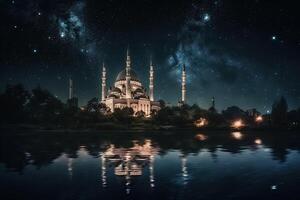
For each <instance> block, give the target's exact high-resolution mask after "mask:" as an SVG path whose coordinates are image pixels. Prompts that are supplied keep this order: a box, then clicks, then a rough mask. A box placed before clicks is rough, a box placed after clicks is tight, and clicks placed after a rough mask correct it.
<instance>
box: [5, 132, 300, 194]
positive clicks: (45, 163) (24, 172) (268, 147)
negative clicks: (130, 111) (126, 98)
mask: <svg viewBox="0 0 300 200" xmlns="http://www.w3.org/2000/svg"><path fill="white" fill-rule="evenodd" d="M1 139H2V140H1V141H4V140H5V142H4V143H3V144H2V145H1V148H2V149H3V151H1V154H0V178H1V179H0V184H1V185H0V186H1V188H2V189H3V191H4V192H2V193H1V194H0V198H1V199H7V197H8V196H9V197H10V198H11V197H13V198H15V199H99V198H100V197H101V198H103V199H124V198H127V197H130V199H251V198H256V199H269V198H272V199H282V198H284V199H295V198H294V197H296V196H299V193H298V185H299V184H300V171H299V166H300V154H299V152H300V140H299V139H300V135H299V134H277V135H270V134H264V133H262V132H260V133H242V132H228V133H225V132H223V133H184V134H183V133H178V134H169V133H168V134H164V133H144V134H142V133H139V134H124V133H115V134H114V133H110V134H91V135H88V134H78V135H76V136H74V135H68V134H66V135H59V136H57V135H43V136H38V137H37V136H32V137H31V136H25V137H24V136H14V137H13V136H9V137H8V136H2V138H1ZM15 191H18V192H17V193H16V192H15ZM37 191H38V192H37Z"/></svg>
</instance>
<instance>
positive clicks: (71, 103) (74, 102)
mask: <svg viewBox="0 0 300 200" xmlns="http://www.w3.org/2000/svg"><path fill="white" fill-rule="evenodd" d="M67 106H68V107H69V108H74V107H76V108H77V107H78V98H77V97H75V96H74V85H73V80H72V79H71V78H70V79H69V98H68V100H67Z"/></svg>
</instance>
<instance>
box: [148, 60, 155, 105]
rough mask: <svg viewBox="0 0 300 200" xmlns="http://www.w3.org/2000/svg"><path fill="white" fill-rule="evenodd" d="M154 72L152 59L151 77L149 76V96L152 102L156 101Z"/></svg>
mask: <svg viewBox="0 0 300 200" xmlns="http://www.w3.org/2000/svg"><path fill="white" fill-rule="evenodd" d="M153 75H154V71H153V63H152V58H150V76H149V96H150V101H154V91H153V88H154V84H153V81H154V76H153Z"/></svg>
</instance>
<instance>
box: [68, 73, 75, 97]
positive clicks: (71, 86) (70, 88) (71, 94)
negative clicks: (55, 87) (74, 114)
mask: <svg viewBox="0 0 300 200" xmlns="http://www.w3.org/2000/svg"><path fill="white" fill-rule="evenodd" d="M73 95H74V94H73V80H72V79H71V78H70V79H69V99H72V98H73Z"/></svg>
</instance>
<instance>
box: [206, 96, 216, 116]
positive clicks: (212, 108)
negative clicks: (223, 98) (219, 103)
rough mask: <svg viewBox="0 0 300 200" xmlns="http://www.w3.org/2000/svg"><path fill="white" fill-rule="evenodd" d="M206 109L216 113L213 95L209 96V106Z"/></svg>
mask: <svg viewBox="0 0 300 200" xmlns="http://www.w3.org/2000/svg"><path fill="white" fill-rule="evenodd" d="M208 111H210V112H212V113H216V112H217V110H216V108H215V97H212V98H211V107H210V108H209V109H208Z"/></svg>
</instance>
